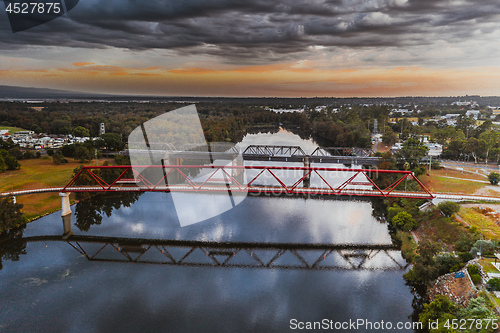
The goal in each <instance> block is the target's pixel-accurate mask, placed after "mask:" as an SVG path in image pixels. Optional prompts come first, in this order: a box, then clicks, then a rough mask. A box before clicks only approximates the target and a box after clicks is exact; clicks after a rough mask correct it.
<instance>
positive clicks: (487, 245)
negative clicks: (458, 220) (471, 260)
mask: <svg viewBox="0 0 500 333" xmlns="http://www.w3.org/2000/svg"><path fill="white" fill-rule="evenodd" d="M494 251H495V244H493V243H492V242H491V241H486V240H483V239H478V240H477V241H476V243H474V246H473V247H472V249H470V253H471V254H472V255H477V253H478V252H481V254H482V255H485V254H486V255H490V254H493V252H494Z"/></svg>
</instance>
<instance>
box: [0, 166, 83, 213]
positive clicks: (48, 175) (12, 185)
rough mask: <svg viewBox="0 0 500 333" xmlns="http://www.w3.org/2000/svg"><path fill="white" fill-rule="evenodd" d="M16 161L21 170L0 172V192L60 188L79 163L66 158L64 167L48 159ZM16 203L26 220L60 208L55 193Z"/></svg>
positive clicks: (27, 197) (22, 198) (19, 200)
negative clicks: (21, 207)
mask: <svg viewBox="0 0 500 333" xmlns="http://www.w3.org/2000/svg"><path fill="white" fill-rule="evenodd" d="M19 162H20V163H21V169H19V170H15V171H6V172H3V173H0V192H7V191H11V190H24V189H35V188H42V187H62V186H64V185H66V184H67V183H68V182H69V181H70V180H71V178H72V177H73V170H74V169H75V168H76V167H77V166H78V165H80V164H81V163H79V162H76V161H73V159H69V163H67V164H60V165H55V164H53V163H52V158H50V157H45V158H40V159H30V160H21V161H19ZM16 200H17V202H18V203H20V204H23V205H24V207H23V209H22V211H23V213H24V215H25V216H26V217H27V218H28V219H29V220H31V219H33V218H36V217H39V216H43V215H45V214H47V213H51V212H55V211H57V210H59V209H61V199H60V198H59V195H58V193H39V194H30V195H22V196H18V197H17V198H16Z"/></svg>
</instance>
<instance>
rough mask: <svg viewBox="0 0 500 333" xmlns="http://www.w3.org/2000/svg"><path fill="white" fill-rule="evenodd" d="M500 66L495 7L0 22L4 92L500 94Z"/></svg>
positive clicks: (88, 14) (110, 13)
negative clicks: (24, 25)
mask: <svg viewBox="0 0 500 333" xmlns="http://www.w3.org/2000/svg"><path fill="white" fill-rule="evenodd" d="M0 8H2V9H3V5H1V4H0ZM499 60H500V1H498V0H244V1H240V0H148V1H137V0H106V1H103V0H80V2H79V3H78V5H77V6H76V7H75V8H73V10H71V11H70V12H69V13H68V14H66V15H64V16H62V17H59V18H58V19H55V20H53V21H51V22H49V23H46V24H43V25H41V26H38V27H35V28H33V29H30V30H26V31H22V32H17V33H13V32H12V30H11V28H10V25H9V21H8V18H7V15H6V13H5V11H3V10H2V11H1V13H0V85H17V86H26V87H28V86H29V87H46V88H56V89H67V90H75V91H86V92H96V93H117V94H118V93H119V94H134V95H137V94H148V95H176V96H179V95H184V96H307V97H313V96H337V97H346V96H407V95H420V96H443V95H446V96H449V95H454V96H456V95H465V94H469V95H471V94H479V95H500V61H499Z"/></svg>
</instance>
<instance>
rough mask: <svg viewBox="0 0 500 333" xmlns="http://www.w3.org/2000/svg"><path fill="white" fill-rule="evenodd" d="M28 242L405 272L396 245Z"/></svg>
mask: <svg viewBox="0 0 500 333" xmlns="http://www.w3.org/2000/svg"><path fill="white" fill-rule="evenodd" d="M23 240H24V241H26V242H39V241H43V242H47V241H54V242H67V243H68V244H69V245H70V246H71V247H72V248H74V249H75V250H76V251H78V252H79V253H81V254H82V255H83V256H85V258H87V259H88V260H90V261H104V262H118V263H138V264H158V265H170V266H190V267H217V268H256V269H259V268H260V269H297V270H404V269H405V268H406V267H407V266H408V264H407V263H406V262H405V261H404V259H402V258H401V257H400V254H399V250H398V248H397V247H396V246H395V245H392V244H373V245H370V244H309V243H307V244H300V243H253V242H223V243H219V242H207V241H189V240H160V239H137V238H119V237H100V236H76V235H74V236H72V237H71V238H69V239H68V240H62V239H61V237H60V236H35V237H26V238H23Z"/></svg>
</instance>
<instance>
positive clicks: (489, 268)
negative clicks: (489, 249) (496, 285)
mask: <svg viewBox="0 0 500 333" xmlns="http://www.w3.org/2000/svg"><path fill="white" fill-rule="evenodd" d="M493 262H495V259H487V258H483V259H480V260H479V263H480V264H481V266H482V267H483V271H484V272H485V273H486V274H488V273H500V272H499V271H498V269H496V267H495V266H493V265H492V263H493Z"/></svg>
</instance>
